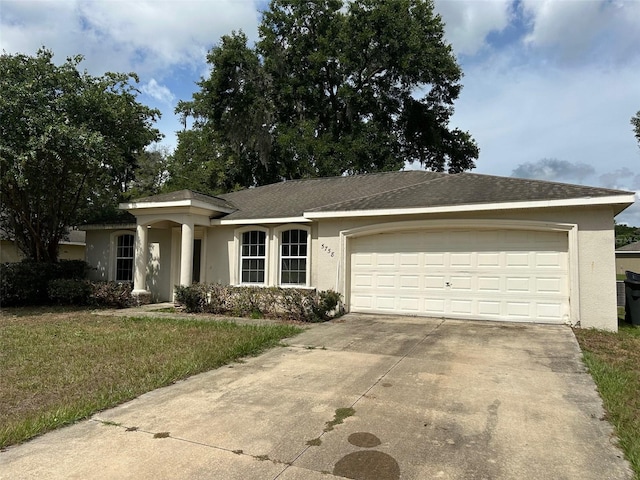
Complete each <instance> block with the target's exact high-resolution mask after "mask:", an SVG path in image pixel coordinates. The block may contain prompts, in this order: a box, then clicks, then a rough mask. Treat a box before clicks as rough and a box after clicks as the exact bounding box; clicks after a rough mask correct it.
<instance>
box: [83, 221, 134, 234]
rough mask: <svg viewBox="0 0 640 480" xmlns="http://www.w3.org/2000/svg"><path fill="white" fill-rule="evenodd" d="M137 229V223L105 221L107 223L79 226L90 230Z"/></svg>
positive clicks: (84, 229)
mask: <svg viewBox="0 0 640 480" xmlns="http://www.w3.org/2000/svg"><path fill="white" fill-rule="evenodd" d="M132 228H133V229H135V228H136V224H135V223H108V224H107V223H105V224H95V225H81V226H79V227H78V230H82V231H85V232H87V231H89V230H127V229H132Z"/></svg>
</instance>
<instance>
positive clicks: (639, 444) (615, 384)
mask: <svg viewBox="0 0 640 480" xmlns="http://www.w3.org/2000/svg"><path fill="white" fill-rule="evenodd" d="M574 333H575V335H576V338H577V339H578V343H579V344H580V348H581V349H582V353H583V358H584V362H585V364H586V365H587V368H588V369H589V373H590V374H591V376H592V377H593V380H594V382H595V384H596V386H597V387H598V392H599V393H600V396H601V397H602V401H603V404H604V408H605V410H606V412H607V413H606V420H608V421H609V422H611V424H612V425H613V426H614V428H615V431H616V434H617V436H618V439H619V442H618V444H619V445H620V448H621V449H622V450H623V451H624V453H625V456H626V457H627V460H629V462H630V463H631V467H632V468H633V471H634V474H635V475H634V478H635V480H640V328H638V327H633V326H630V325H628V324H624V323H620V325H619V330H618V333H613V332H605V331H602V330H593V329H579V328H576V329H574Z"/></svg>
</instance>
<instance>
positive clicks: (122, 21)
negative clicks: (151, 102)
mask: <svg viewBox="0 0 640 480" xmlns="http://www.w3.org/2000/svg"><path fill="white" fill-rule="evenodd" d="M258 21H259V12H258V11H257V9H256V3H255V2H254V1H252V0H216V1H213V2H212V1H208V0H185V1H162V0H139V1H136V2H125V1H109V0H92V1H89V0H70V1H14V0H3V4H2V20H1V24H0V28H1V29H2V36H1V37H0V49H4V50H6V51H7V52H8V53H18V52H20V53H26V54H33V53H35V51H36V50H37V49H38V48H39V47H41V46H43V45H44V46H46V47H47V48H50V49H52V50H53V51H54V53H56V56H57V57H58V58H59V59H60V58H64V57H66V56H69V55H75V54H77V53H82V54H83V55H85V57H86V67H87V68H88V69H89V70H90V71H92V73H104V72H105V71H108V70H112V71H131V70H134V71H136V72H137V73H139V74H141V75H144V74H149V75H154V76H156V77H161V75H162V73H163V71H164V70H166V69H168V68H171V67H174V66H176V65H178V66H182V67H186V68H195V69H200V68H201V65H202V64H203V63H204V60H205V55H206V51H207V49H208V48H210V47H211V46H212V45H213V44H215V43H216V42H217V41H218V40H219V38H220V36H221V35H223V34H226V33H230V32H231V31H232V30H239V29H243V30H244V31H245V32H246V33H247V34H248V35H249V36H250V37H252V38H255V36H256V35H257V25H258Z"/></svg>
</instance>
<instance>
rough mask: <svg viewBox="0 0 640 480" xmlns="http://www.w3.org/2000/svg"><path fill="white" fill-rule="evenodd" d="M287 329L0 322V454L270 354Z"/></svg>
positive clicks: (47, 315) (92, 319) (37, 318)
mask: <svg viewBox="0 0 640 480" xmlns="http://www.w3.org/2000/svg"><path fill="white" fill-rule="evenodd" d="M300 331H301V329H299V328H298V327H295V326H292V325H284V324H274V325H268V326H253V325H236V324H234V323H231V322H212V321H198V320H184V319H180V320H174V319H166V318H160V319H158V318H156V319H153V318H122V317H109V316H98V315H93V314H91V313H90V312H89V311H87V310H79V309H62V308H58V309H46V310H45V309H33V308H31V309H4V310H3V311H2V312H1V314H0V448H3V447H6V446H8V445H12V444H16V443H20V442H23V441H25V440H28V439H30V438H32V437H34V436H36V435H39V434H42V433H44V432H47V431H49V430H52V429H54V428H57V427H60V426H62V425H67V424H70V423H73V422H75V421H77V420H79V419H82V418H86V417H87V416H89V415H91V414H93V413H95V412H97V411H100V410H103V409H105V408H109V407H112V406H115V405H117V404H119V403H122V402H125V401H127V400H130V399H133V398H135V397H137V396H139V395H141V394H143V393H145V392H148V391H150V390H153V389H155V388H158V387H161V386H165V385H169V384H171V383H174V382H176V381H177V380H180V379H184V378H186V377H188V376H190V375H194V374H196V373H200V372H204V371H207V370H211V369H214V368H217V367H220V366H222V365H225V364H227V363H230V362H233V361H234V360H237V359H239V358H241V357H243V356H247V355H255V354H257V353H259V352H261V351H264V350H265V349H267V348H270V347H273V346H276V345H278V344H279V343H280V341H281V339H283V338H285V337H290V336H293V335H295V334H297V333H299V332H300Z"/></svg>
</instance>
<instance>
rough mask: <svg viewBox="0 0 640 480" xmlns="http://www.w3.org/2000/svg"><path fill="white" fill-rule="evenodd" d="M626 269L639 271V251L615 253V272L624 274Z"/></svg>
mask: <svg viewBox="0 0 640 480" xmlns="http://www.w3.org/2000/svg"><path fill="white" fill-rule="evenodd" d="M627 270H630V271H632V272H636V273H640V252H639V253H625V254H621V253H618V254H616V274H618V275H624V274H625V273H624V272H626V271H627Z"/></svg>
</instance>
